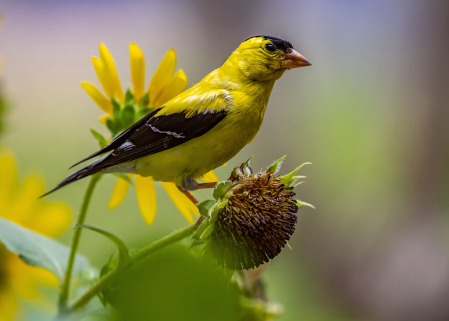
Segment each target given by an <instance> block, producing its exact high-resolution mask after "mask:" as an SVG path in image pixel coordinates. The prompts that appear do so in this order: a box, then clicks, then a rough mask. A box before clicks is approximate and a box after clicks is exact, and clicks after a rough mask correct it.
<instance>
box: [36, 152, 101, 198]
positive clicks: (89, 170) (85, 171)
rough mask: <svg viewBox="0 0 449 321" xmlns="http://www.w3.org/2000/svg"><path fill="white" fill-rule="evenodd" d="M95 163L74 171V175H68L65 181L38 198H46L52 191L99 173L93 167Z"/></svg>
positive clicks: (99, 169) (97, 169) (98, 169)
mask: <svg viewBox="0 0 449 321" xmlns="http://www.w3.org/2000/svg"><path fill="white" fill-rule="evenodd" d="M97 163H98V160H97V161H95V162H93V163H92V164H90V165H87V166H86V167H84V168H81V169H80V170H78V171H76V172H75V173H73V174H70V175H69V176H68V177H67V178H66V179H64V180H63V181H62V182H61V183H59V184H58V185H57V186H56V187H55V188H53V189H52V190H51V191H49V192H47V193H45V194H44V195H42V196H40V197H39V198H42V197H44V196H47V195H48V194H51V193H53V192H54V191H57V190H58V189H60V188H61V187H64V186H66V185H68V184H70V183H73V182H75V181H77V180H80V179H82V178H84V177H87V176H89V175H92V174H95V173H98V172H99V171H101V168H98V166H95V165H97Z"/></svg>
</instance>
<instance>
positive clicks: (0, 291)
mask: <svg viewBox="0 0 449 321" xmlns="http://www.w3.org/2000/svg"><path fill="white" fill-rule="evenodd" d="M43 192H44V183H43V180H42V179H41V178H40V177H39V176H36V175H29V176H27V177H26V178H25V180H24V182H23V183H21V184H19V183H18V180H17V167H16V164H15V161H14V157H13V155H12V154H11V153H10V152H0V217H3V218H6V219H8V220H10V221H13V222H15V223H16V224H19V225H21V226H23V227H26V228H28V229H30V230H33V231H35V232H37V233H40V234H42V235H46V236H50V237H55V236H58V235H60V234H61V233H62V232H63V231H64V230H65V229H67V227H68V226H69V224H70V221H71V219H72V212H71V210H70V209H69V207H67V206H66V205H65V204H62V203H58V202H52V203H46V202H45V201H44V200H42V199H39V200H38V197H39V196H40V195H42V193H43ZM39 285H47V286H57V285H58V280H57V278H56V277H55V276H54V275H53V274H51V273H50V272H49V271H46V270H44V269H41V268H37V267H32V266H30V265H27V264H25V263H24V262H22V261H21V260H20V259H19V257H18V256H17V255H16V254H14V253H11V252H9V251H8V250H6V248H5V247H4V246H3V245H2V244H1V243H0V321H7V320H13V319H14V314H16V313H17V312H18V307H19V306H18V299H27V300H33V301H34V302H36V301H37V302H39V304H40V305H41V304H42V303H45V302H46V300H45V297H44V296H43V295H42V294H41V293H40V292H39V290H38V286H39Z"/></svg>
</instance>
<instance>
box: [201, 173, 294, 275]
mask: <svg viewBox="0 0 449 321" xmlns="http://www.w3.org/2000/svg"><path fill="white" fill-rule="evenodd" d="M248 167H249V166H247V167H246V166H241V167H240V168H239V169H240V170H241V173H242V174H243V175H238V176H237V175H236V176H237V177H234V186H233V187H232V188H231V189H230V190H229V192H228V193H227V196H228V197H227V198H228V202H227V204H226V206H225V207H224V208H223V209H220V212H219V215H218V219H217V221H216V222H214V225H215V226H214V228H213V231H212V233H210V239H209V243H210V244H209V246H207V248H208V249H210V250H211V251H212V252H213V254H214V255H215V257H216V258H217V260H218V262H219V264H220V265H222V266H223V267H226V268H228V269H233V270H242V269H252V268H255V267H257V266H259V265H261V264H263V263H264V262H269V260H270V259H273V258H274V257H275V256H276V255H278V254H279V253H280V252H281V250H282V248H283V247H284V246H285V245H286V244H287V241H288V240H289V239H290V236H291V235H292V234H293V232H294V231H295V224H296V221H297V217H296V212H297V211H298V206H297V204H296V201H295V200H294V199H293V197H294V196H295V193H294V192H293V191H292V189H293V187H290V186H287V185H285V184H283V183H282V182H281V178H280V177H278V176H275V175H274V173H260V174H257V175H253V174H249V175H248V176H247V175H245V174H246V173H248V170H247V168H248ZM244 169H245V171H244ZM235 172H236V171H235V170H234V172H233V174H234V173H235ZM245 172H246V173H245Z"/></svg>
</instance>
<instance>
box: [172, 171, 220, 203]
mask: <svg viewBox="0 0 449 321" xmlns="http://www.w3.org/2000/svg"><path fill="white" fill-rule="evenodd" d="M215 185H217V183H216V182H214V183H201V184H198V183H197V182H195V180H194V179H193V178H192V177H191V176H188V177H186V178H184V180H183V181H182V183H181V186H177V187H178V189H179V190H180V191H181V192H182V193H183V194H184V195H185V196H187V198H188V199H189V200H191V201H192V203H193V204H198V203H199V201H198V200H197V199H196V197H195V196H193V194H192V193H190V191H195V190H197V189H204V188H212V187H215Z"/></svg>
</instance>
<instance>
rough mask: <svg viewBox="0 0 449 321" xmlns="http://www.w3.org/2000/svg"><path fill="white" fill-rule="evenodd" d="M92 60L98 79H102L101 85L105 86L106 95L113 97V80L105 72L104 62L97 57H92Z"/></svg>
mask: <svg viewBox="0 0 449 321" xmlns="http://www.w3.org/2000/svg"><path fill="white" fill-rule="evenodd" d="M90 61H92V64H93V65H94V69H95V73H96V74H97V77H98V80H100V83H101V87H103V90H104V92H105V93H106V96H108V97H113V96H114V91H113V88H112V85H111V83H110V82H111V80H110V79H109V77H108V75H107V74H106V73H105V70H104V64H103V62H102V61H101V60H100V59H98V58H97V57H91V58H90Z"/></svg>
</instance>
